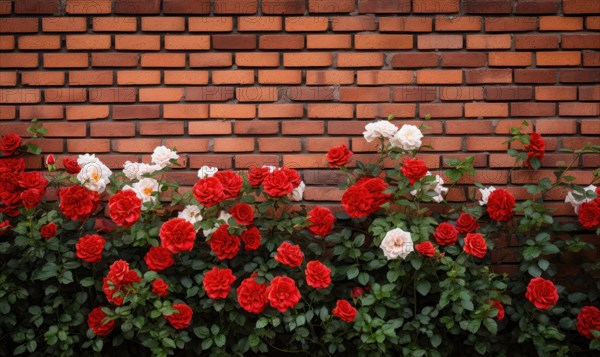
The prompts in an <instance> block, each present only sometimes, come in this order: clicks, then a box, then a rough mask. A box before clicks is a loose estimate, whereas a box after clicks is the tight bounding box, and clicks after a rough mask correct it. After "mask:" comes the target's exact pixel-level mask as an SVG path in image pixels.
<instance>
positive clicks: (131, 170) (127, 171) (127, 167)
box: [123, 161, 140, 180]
mask: <svg viewBox="0 0 600 357" xmlns="http://www.w3.org/2000/svg"><path fill="white" fill-rule="evenodd" d="M139 171H140V164H139V163H137V162H131V161H125V163H124V164H123V174H124V175H125V177H127V178H128V179H130V180H134V179H136V178H137V177H138V176H137V175H138V172H139Z"/></svg>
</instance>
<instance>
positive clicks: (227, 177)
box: [207, 171, 244, 207]
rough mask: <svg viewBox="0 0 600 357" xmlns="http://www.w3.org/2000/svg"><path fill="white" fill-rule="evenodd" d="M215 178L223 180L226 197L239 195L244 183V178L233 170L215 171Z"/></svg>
mask: <svg viewBox="0 0 600 357" xmlns="http://www.w3.org/2000/svg"><path fill="white" fill-rule="evenodd" d="M214 178H216V179H218V180H219V181H221V184H222V185H223V193H224V194H225V199H230V198H236V197H237V196H239V194H240V191H241V189H242V186H243V185H244V180H242V177H241V176H240V175H238V174H236V173H235V172H233V171H219V172H217V173H215V175H214ZM207 207H208V206H207Z"/></svg>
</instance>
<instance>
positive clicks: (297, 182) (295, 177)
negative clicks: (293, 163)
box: [280, 167, 302, 188]
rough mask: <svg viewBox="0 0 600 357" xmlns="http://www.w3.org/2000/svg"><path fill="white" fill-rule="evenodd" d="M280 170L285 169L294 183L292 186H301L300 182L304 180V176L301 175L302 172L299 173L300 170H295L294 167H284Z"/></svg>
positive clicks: (289, 179) (290, 180)
mask: <svg viewBox="0 0 600 357" xmlns="http://www.w3.org/2000/svg"><path fill="white" fill-rule="evenodd" d="M280 170H281V171H283V172H284V173H285V174H286V175H287V177H288V181H289V182H291V183H292V186H294V188H296V187H298V186H300V183H301V182H302V178H301V177H300V174H299V173H298V171H296V170H293V169H288V168H287V167H282V168H281V169H280Z"/></svg>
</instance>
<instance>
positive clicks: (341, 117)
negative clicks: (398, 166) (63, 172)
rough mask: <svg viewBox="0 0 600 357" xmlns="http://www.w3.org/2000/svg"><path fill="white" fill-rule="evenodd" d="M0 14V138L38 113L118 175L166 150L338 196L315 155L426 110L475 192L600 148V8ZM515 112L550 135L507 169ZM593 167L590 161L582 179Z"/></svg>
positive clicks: (248, 1)
mask: <svg viewBox="0 0 600 357" xmlns="http://www.w3.org/2000/svg"><path fill="white" fill-rule="evenodd" d="M0 14H1V16H2V17H1V18H0V51H1V52H0V85H1V89H0V105H1V107H0V119H1V121H0V133H2V134H4V133H7V132H17V133H19V134H23V135H26V131H25V129H26V127H27V126H28V123H27V121H28V120H30V119H32V118H39V119H40V120H42V121H43V123H44V125H45V126H46V127H47V128H48V130H49V134H48V138H47V139H44V140H43V141H41V142H40V144H41V145H42V146H43V149H44V151H45V152H53V153H57V154H62V153H64V154H67V153H71V154H78V153H84V152H95V153H98V154H100V156H101V157H102V158H103V160H105V161H106V162H107V163H108V164H109V165H110V166H112V167H120V165H121V164H122V163H123V162H124V161H125V160H137V159H142V158H147V157H148V155H147V154H148V152H150V151H151V150H152V149H153V148H154V147H155V146H157V145H160V144H166V145H168V146H176V147H177V149H178V150H179V151H180V152H181V153H185V155H183V158H182V163H183V165H184V167H185V169H183V170H179V171H178V172H177V173H176V174H175V175H176V176H177V178H178V180H179V181H180V182H182V183H184V184H190V183H193V182H194V181H195V180H196V178H195V173H194V169H197V168H199V167H200V166H202V165H204V164H209V165H214V166H218V167H220V168H235V169H245V168H247V167H249V166H251V165H262V164H270V165H289V166H292V167H296V168H301V169H303V171H304V177H305V181H306V183H307V186H308V188H307V190H306V193H305V197H306V199H307V200H308V201H329V200H337V199H339V198H340V194H341V192H339V191H338V190H337V188H336V187H335V184H336V182H337V179H338V177H337V176H336V173H335V172H334V171H329V170H327V169H324V165H323V162H324V158H323V155H324V153H325V152H326V151H327V150H328V149H329V147H331V146H333V145H339V144H346V145H347V146H348V147H350V148H351V150H352V151H354V152H355V154H356V155H355V156H356V157H357V158H359V159H362V160H368V159H369V157H372V156H371V153H372V152H373V150H374V147H373V146H372V145H368V144H367V143H365V142H364V140H363V139H362V135H361V133H362V130H363V127H364V125H365V123H367V122H369V121H371V120H374V119H375V118H379V117H385V116H387V115H388V114H393V115H395V116H396V118H397V123H398V124H399V125H400V124H403V123H420V122H421V121H422V118H423V117H424V116H425V115H426V114H430V115H431V116H432V119H431V120H430V121H428V123H427V125H428V126H429V127H430V128H431V129H430V130H428V132H427V139H426V143H427V144H430V145H432V146H433V149H431V150H427V152H425V153H424V154H423V155H421V156H422V158H423V159H424V160H426V162H427V163H428V165H429V167H431V168H432V169H433V170H434V171H436V170H438V169H440V166H441V165H442V163H443V161H442V159H443V158H444V157H465V156H467V155H473V156H475V164H476V166H477V167H478V169H479V174H478V176H477V177H476V178H475V180H477V181H479V182H482V183H484V184H493V185H504V184H507V185H508V186H511V185H520V184H523V183H527V182H535V181H537V180H538V179H539V177H542V176H552V170H553V168H554V167H556V166H557V165H561V162H563V161H564V160H565V159H566V158H567V156H566V155H565V154H562V153H560V152H559V150H560V149H561V148H563V147H580V146H581V145H582V143H584V142H593V143H596V144H600V119H598V118H597V116H598V115H599V112H600V109H599V106H600V104H599V103H600V86H599V85H598V83H599V82H600V69H599V68H598V67H600V52H599V49H600V33H599V32H598V31H599V30H600V0H563V1H560V0H519V1H513V0H462V1H460V0H412V1H410V0H395V1H394V0H358V1H355V0H307V1H303V0H263V1H257V0H213V1H209V0H196V1H189V0H164V1H159V0H90V1H87V0H60V1H58V0H19V1H15V2H11V1H0ZM524 119H527V120H529V121H530V122H531V123H533V125H534V126H535V129H536V131H538V132H540V133H541V134H543V136H544V137H545V139H546V143H547V144H546V145H547V149H548V152H547V154H546V158H545V159H544V160H543V165H544V166H543V168H542V169H541V170H539V171H537V172H535V173H531V172H528V171H522V170H511V167H512V164H513V160H512V159H511V158H510V157H508V156H507V155H506V153H505V150H506V145H505V144H503V142H504V141H505V140H506V138H507V135H508V131H509V128H510V127H511V126H518V125H519V124H520V122H521V121H522V120H524ZM59 156H60V155H59ZM36 164H37V165H41V160H40V161H38V162H37V163H36ZM598 166H600V158H598V157H593V156H587V157H584V158H583V159H582V160H581V162H579V165H578V168H577V169H576V170H575V176H576V177H577V182H578V183H581V184H587V183H588V182H589V181H590V179H591V176H592V175H591V172H592V169H593V168H595V167H598ZM515 193H516V194H517V195H519V194H520V195H523V193H524V192H523V191H522V190H520V189H516V188H515ZM464 196H465V191H464V190H463V188H460V187H455V188H453V190H452V192H451V193H450V195H449V199H450V200H459V199H463V198H464ZM563 197H564V193H562V192H557V193H556V194H555V195H553V198H555V199H557V200H562V199H563ZM556 206H557V207H562V208H563V209H564V212H570V210H571V209H570V207H566V206H564V205H561V204H558V203H557V204H556Z"/></svg>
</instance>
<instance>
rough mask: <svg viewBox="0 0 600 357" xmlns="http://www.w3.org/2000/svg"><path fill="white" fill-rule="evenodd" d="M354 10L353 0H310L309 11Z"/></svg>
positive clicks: (332, 11)
mask: <svg viewBox="0 0 600 357" xmlns="http://www.w3.org/2000/svg"><path fill="white" fill-rule="evenodd" d="M353 11H354V1H353V0H308V12H309V13H334V12H346V13H348V12H353Z"/></svg>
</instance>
